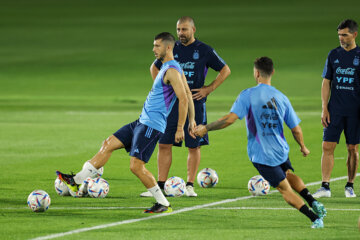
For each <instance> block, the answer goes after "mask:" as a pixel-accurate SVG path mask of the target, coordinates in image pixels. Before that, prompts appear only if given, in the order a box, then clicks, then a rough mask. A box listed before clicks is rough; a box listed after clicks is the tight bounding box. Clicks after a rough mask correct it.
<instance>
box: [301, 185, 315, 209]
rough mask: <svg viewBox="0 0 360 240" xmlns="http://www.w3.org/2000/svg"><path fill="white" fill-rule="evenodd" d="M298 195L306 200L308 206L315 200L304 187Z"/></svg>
mask: <svg viewBox="0 0 360 240" xmlns="http://www.w3.org/2000/svg"><path fill="white" fill-rule="evenodd" d="M300 196H302V197H303V199H305V200H306V201H307V203H308V204H309V206H312V204H313V202H314V201H316V200H315V199H314V197H313V196H312V195H311V193H310V192H309V190H308V189H307V188H304V189H303V190H302V191H301V192H300Z"/></svg>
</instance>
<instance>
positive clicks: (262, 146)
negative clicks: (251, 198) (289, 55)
mask: <svg viewBox="0 0 360 240" xmlns="http://www.w3.org/2000/svg"><path fill="white" fill-rule="evenodd" d="M254 65H255V66H254V78H255V80H256V82H257V83H258V85H257V86H255V87H252V88H248V89H246V90H244V91H242V92H241V93H240V95H239V96H238V98H237V99H236V101H235V103H234V104H233V106H232V108H231V110H230V113H229V114H228V115H226V116H224V117H222V118H220V119H219V120H217V121H215V122H212V123H210V124H207V125H206V126H204V125H199V126H198V127H197V129H196V130H195V135H197V136H200V137H201V136H203V135H205V134H206V133H207V132H208V131H213V130H218V129H222V128H226V127H228V126H229V125H231V124H233V123H234V122H235V121H236V120H237V119H243V118H244V117H246V127H247V132H248V147H247V149H248V155H249V158H250V160H251V162H252V163H253V165H254V166H255V168H256V169H257V170H258V171H259V173H260V174H261V175H262V176H263V177H264V178H265V179H266V180H267V181H269V182H270V184H271V186H273V187H275V188H276V189H277V190H278V191H279V192H280V193H281V194H282V196H283V198H284V200H285V201H286V202H287V203H288V204H290V205H291V206H293V207H295V208H296V209H298V210H299V211H300V212H301V213H303V214H304V215H306V216H307V217H308V218H309V219H310V220H311V222H312V226H311V227H312V228H323V227H324V223H323V218H324V217H325V216H326V209H325V207H324V205H323V204H321V203H320V202H318V201H316V200H315V199H314V198H313V196H312V195H311V194H310V192H309V190H308V189H307V188H306V186H305V184H304V182H303V181H302V179H301V178H300V177H298V176H296V175H295V174H294V173H293V171H294V169H293V167H292V166H291V162H290V160H289V145H288V144H287V142H286V140H285V137H284V129H283V123H284V122H285V123H286V125H287V126H288V127H289V128H290V129H291V132H292V134H293V136H294V138H295V140H296V142H297V143H298V144H299V145H300V151H301V152H302V154H303V156H304V157H306V156H307V155H308V154H309V153H310V151H309V150H308V149H307V148H306V146H305V144H304V140H303V134H302V130H301V128H300V126H299V123H300V119H299V118H298V117H297V115H296V113H295V111H294V109H293V108H292V106H291V103H290V101H289V99H288V98H287V97H286V96H285V95H284V94H282V93H281V92H280V91H278V90H277V89H276V88H274V87H272V86H271V77H272V75H273V74H274V68H273V62H272V60H271V59H270V58H268V57H261V58H258V59H256V60H255V63H254ZM293 190H295V191H296V192H297V193H299V194H300V196H302V197H303V198H304V199H305V200H306V201H307V202H308V204H309V206H311V208H312V210H313V211H312V210H310V209H309V207H308V206H307V205H306V204H305V203H304V201H303V200H302V199H301V198H300V197H299V196H298V195H297V194H295V193H294V191H293Z"/></svg>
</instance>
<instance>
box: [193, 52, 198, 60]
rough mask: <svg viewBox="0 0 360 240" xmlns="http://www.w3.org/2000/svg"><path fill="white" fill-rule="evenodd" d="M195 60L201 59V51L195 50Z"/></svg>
mask: <svg viewBox="0 0 360 240" xmlns="http://www.w3.org/2000/svg"><path fill="white" fill-rule="evenodd" d="M193 59H194V60H198V59H199V50H195V52H194V54H193Z"/></svg>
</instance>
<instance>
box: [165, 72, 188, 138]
mask: <svg viewBox="0 0 360 240" xmlns="http://www.w3.org/2000/svg"><path fill="white" fill-rule="evenodd" d="M164 82H165V83H166V84H171V86H172V88H173V89H174V92H175V94H176V96H177V98H178V99H179V119H178V124H177V130H176V133H175V142H176V143H178V142H181V141H182V140H183V139H184V124H185V121H186V116H187V113H188V104H189V101H188V98H187V96H186V91H185V86H184V83H183V80H182V78H181V75H180V73H179V72H178V71H177V70H175V69H173V68H170V69H169V70H167V72H166V74H165V77H164Z"/></svg>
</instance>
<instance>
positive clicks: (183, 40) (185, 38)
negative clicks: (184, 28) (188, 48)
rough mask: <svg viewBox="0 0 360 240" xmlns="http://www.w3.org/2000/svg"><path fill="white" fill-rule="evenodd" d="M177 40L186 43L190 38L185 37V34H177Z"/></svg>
mask: <svg viewBox="0 0 360 240" xmlns="http://www.w3.org/2000/svg"><path fill="white" fill-rule="evenodd" d="M179 40H180V42H181V43H182V44H185V45H186V44H187V43H188V42H189V41H190V38H187V37H186V36H184V35H183V36H179Z"/></svg>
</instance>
